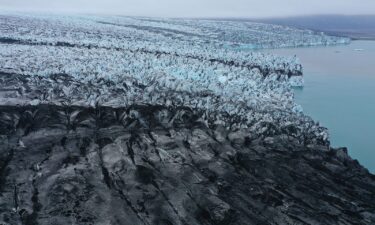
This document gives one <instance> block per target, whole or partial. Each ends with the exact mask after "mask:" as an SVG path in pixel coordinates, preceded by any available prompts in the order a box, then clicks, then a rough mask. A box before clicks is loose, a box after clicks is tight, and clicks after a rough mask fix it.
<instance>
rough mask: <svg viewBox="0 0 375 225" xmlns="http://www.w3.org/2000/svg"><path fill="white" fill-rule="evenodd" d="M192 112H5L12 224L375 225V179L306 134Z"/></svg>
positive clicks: (2, 139)
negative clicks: (209, 119)
mask: <svg viewBox="0 0 375 225" xmlns="http://www.w3.org/2000/svg"><path fill="white" fill-rule="evenodd" d="M203 118H204V113H203V112H199V111H196V110H192V109H189V108H182V107H165V106H151V105H147V106H146V105H144V106H136V105H133V106H131V107H128V108H110V107H97V108H86V107H69V106H65V107H63V106H53V105H39V106H23V107H16V106H12V107H10V106H8V107H1V108H0V126H1V127H0V148H1V151H0V152H1V154H0V174H1V176H0V178H1V180H0V221H1V223H3V224H26V225H31V224H32V225H34V224H121V225H124V224H129V225H136V224H160V225H165V224H176V225H178V224H189V225H193V224H228V225H229V224H374V222H375V208H374V202H375V177H374V176H373V175H371V174H369V173H368V171H367V170H366V169H364V168H363V167H362V166H360V165H359V164H358V162H357V161H354V160H352V159H351V158H350V157H349V156H348V155H347V152H346V150H345V149H331V148H329V147H327V145H326V143H320V144H319V143H315V144H307V143H301V140H304V139H309V137H308V135H309V134H306V133H304V132H297V131H296V130H295V128H293V127H290V128H289V129H284V130H279V129H280V128H278V127H276V126H272V124H269V125H265V126H263V127H262V129H261V131H260V130H252V129H248V128H246V129H233V130H231V129H228V127H227V126H222V125H215V124H210V123H205V122H204V119H203Z"/></svg>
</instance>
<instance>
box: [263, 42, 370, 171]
mask: <svg viewBox="0 0 375 225" xmlns="http://www.w3.org/2000/svg"><path fill="white" fill-rule="evenodd" d="M267 51H269V52H273V53H276V54H279V55H289V56H290V55H297V57H298V58H299V59H300V61H301V63H302V65H303V67H304V76H305V87H304V88H303V89H296V90H295V97H296V101H297V102H298V103H299V104H301V105H302V107H303V108H304V112H305V113H306V114H308V115H310V116H311V117H312V118H314V119H315V120H317V121H319V122H320V123H321V124H322V125H323V126H325V127H327V128H328V129H329V131H330V139H331V143H332V145H333V146H334V147H342V146H345V147H348V150H349V154H350V156H351V157H352V158H354V159H358V160H359V162H360V163H361V164H362V165H364V166H365V167H366V168H368V169H369V170H370V171H371V172H372V173H375V41H353V42H352V44H350V45H346V46H335V47H318V48H290V49H276V50H267Z"/></svg>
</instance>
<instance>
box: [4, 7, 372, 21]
mask: <svg viewBox="0 0 375 225" xmlns="http://www.w3.org/2000/svg"><path fill="white" fill-rule="evenodd" d="M1 12H8V13H30V14H51V15H92V16H95V15H96V16H124V17H145V18H147V17H149V18H171V19H173V18H175V19H230V20H238V19H245V20H267V19H287V18H299V17H319V16H322V17H325V16H337V17H375V13H373V14H339V13H332V14H329V13H325V14H319V13H317V14H305V15H284V16H267V17H251V16H151V15H150V16H148V15H132V14H121V13H104V12H78V11H77V12H69V11H55V12H52V11H49V10H25V9H9V8H3V7H1V6H0V13H1Z"/></svg>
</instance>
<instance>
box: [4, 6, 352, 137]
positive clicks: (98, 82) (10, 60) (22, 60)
mask: <svg viewBox="0 0 375 225" xmlns="http://www.w3.org/2000/svg"><path fill="white" fill-rule="evenodd" d="M0 21H1V23H0V34H1V35H0V43H1V44H0V62H1V63H0V72H1V73H2V74H3V76H2V79H3V82H1V85H2V87H1V88H2V90H3V91H1V92H0V97H1V104H3V105H7V104H8V105H9V104H32V105H37V104H41V103H44V104H60V105H61V104H69V105H81V106H96V105H103V106H112V107H127V106H131V105H133V104H146V105H147V104H150V105H165V106H170V107H175V106H183V107H189V108H194V109H198V110H202V111H203V112H206V115H207V117H210V116H211V115H213V114H216V113H219V114H220V115H230V118H232V120H234V119H233V118H234V117H236V116H237V117H239V118H240V119H239V121H237V122H236V123H233V121H232V122H230V124H231V126H233V127H247V126H250V125H249V124H252V126H254V127H256V125H254V124H257V123H261V122H274V121H276V120H277V121H279V122H280V121H283V122H280V123H283V124H284V125H285V126H287V125H289V124H290V123H298V124H299V126H302V127H305V129H309V130H311V132H315V133H316V135H317V136H323V137H324V138H325V139H326V136H327V135H326V131H325V129H323V128H320V127H319V125H318V124H316V123H315V122H313V121H311V119H310V118H308V117H305V116H303V115H302V114H301V109H300V107H299V106H298V105H296V104H295V103H294V100H293V93H292V91H291V88H290V87H291V85H297V86H299V85H301V84H302V66H301V64H300V63H299V61H298V59H297V58H295V57H289V58H287V57H279V56H275V55H271V54H265V53H260V52H253V51H249V48H250V49H251V48H275V47H277V48H279V47H294V46H314V45H331V44H340V43H346V42H347V41H348V40H347V39H343V38H338V37H331V36H326V35H323V34H317V33H314V32H311V31H306V30H296V29H292V28H287V27H281V26H275V25H265V24H258V23H250V22H228V21H209V20H177V19H150V18H130V17H98V16H70V17H68V16H48V15H33V14H29V15H19V14H14V13H13V14H12V13H3V14H2V15H1V16H0ZM297 117H298V118H299V119H295V118H297ZM213 120H214V121H215V123H216V124H221V123H226V121H227V120H228V117H227V116H215V118H214V119H213Z"/></svg>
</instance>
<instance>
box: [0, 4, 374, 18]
mask: <svg viewBox="0 0 375 225" xmlns="http://www.w3.org/2000/svg"><path fill="white" fill-rule="evenodd" d="M0 9H1V10H6V11H18V12H31V13H52V14H55V13H58V14H61V13H64V14H93V15H124V16H137V17H159V18H160V17H166V18H241V19H242V18H244V19H264V18H280V17H281V18H284V17H299V16H309V15H311V16H314V15H347V16H354V15H375V1H373V0H362V1H361V2H360V4H359V3H358V1H357V0H330V1H325V0H314V1H313V0H306V1H300V0H283V1H280V0H262V1H259V0H236V1H235V2H233V1H230V0H190V1H186V0H158V1H155V0H106V1H104V0H64V1H51V0H0Z"/></svg>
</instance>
